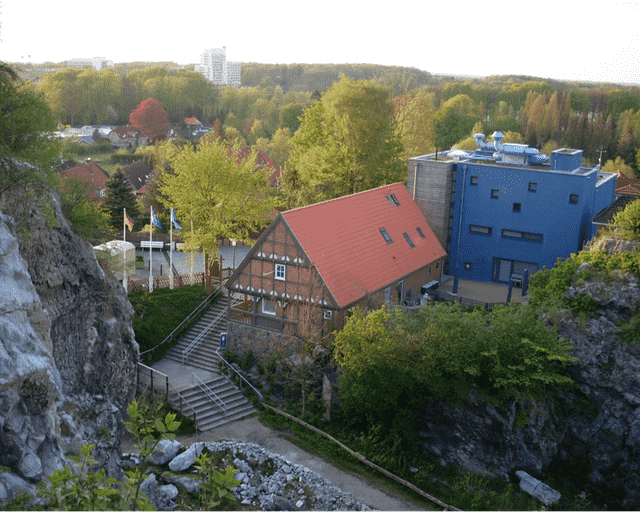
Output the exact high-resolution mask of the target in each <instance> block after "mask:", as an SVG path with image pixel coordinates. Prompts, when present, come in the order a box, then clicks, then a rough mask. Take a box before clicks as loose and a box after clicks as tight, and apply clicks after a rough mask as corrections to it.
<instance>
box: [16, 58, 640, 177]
mask: <svg viewBox="0 0 640 512" xmlns="http://www.w3.org/2000/svg"><path fill="white" fill-rule="evenodd" d="M16 67H17V69H18V71H19V74H20V75H21V76H22V77H26V78H30V79H32V80H33V82H32V86H33V87H34V88H35V89H36V90H37V91H38V92H41V93H42V94H44V97H45V99H46V102H47V104H48V105H49V107H50V108H51V110H52V111H53V114H54V116H55V119H56V121H57V122H58V123H59V125H62V126H66V125H70V126H82V125H85V124H126V123H127V122H128V119H129V114H130V112H131V111H132V110H133V109H134V108H135V107H136V106H137V105H138V104H139V103H140V102H142V101H143V100H145V99H147V98H154V99H157V100H158V101H160V103H161V104H162V106H163V108H164V109H165V110H166V111H167V114H168V116H169V120H170V122H171V123H173V124H174V125H178V126H179V125H180V123H181V122H182V120H183V119H184V118H185V117H188V116H195V117H197V118H198V119H199V120H200V121H202V122H203V123H204V124H205V125H208V126H211V125H212V124H213V123H215V122H216V120H217V121H218V122H219V123H220V125H222V126H224V127H232V128H234V129H235V130H238V132H239V133H240V135H241V136H242V137H243V138H244V139H245V141H246V143H247V144H248V145H250V146H257V147H259V148H260V149H263V150H265V151H267V154H269V156H271V157H272V158H273V159H274V160H277V163H278V164H279V165H283V164H284V161H286V160H287V158H288V155H287V153H286V150H283V147H286V145H287V144H286V141H287V139H288V138H289V137H292V136H293V135H294V134H295V132H296V131H297V130H298V128H299V126H300V120H301V118H302V115H303V112H304V111H305V110H306V109H308V108H309V107H310V106H312V105H313V104H314V102H316V101H317V100H319V99H320V98H321V97H322V95H324V94H325V93H326V92H327V91H328V90H329V89H330V88H331V87H332V86H333V85H334V84H335V83H337V82H339V81H340V79H341V76H345V77H348V78H350V79H352V80H355V81H356V82H358V83H364V82H369V83H376V84H378V85H380V86H382V87H384V88H385V89H386V90H387V91H388V94H389V101H390V102H391V104H392V105H393V109H392V111H391V112H390V114H389V115H391V116H392V120H391V121H392V123H393V125H394V132H395V135H396V136H397V137H398V139H399V141H400V142H401V144H402V148H403V149H402V152H401V153H402V157H403V159H404V160H405V162H406V159H407V158H409V157H411V156H417V155H419V154H424V153H428V152H432V151H435V150H436V149H439V150H444V149H450V148H451V147H452V146H454V145H456V144H457V145H458V146H459V147H461V148H464V147H466V146H468V145H469V143H470V139H469V137H470V135H471V134H472V133H473V132H475V131H482V132H483V133H485V134H487V135H490V134H491V133H492V132H493V131H494V130H500V131H502V132H504V133H505V134H506V135H507V137H506V140H507V141H511V142H523V143H527V144H529V145H530V146H533V147H538V148H540V149H541V150H542V151H543V152H547V153H548V152H549V151H551V150H553V149H557V148H560V147H571V148H578V149H583V150H584V158H585V163H586V164H591V165H595V164H597V163H598V161H599V160H600V159H602V163H603V164H605V163H607V162H608V164H607V167H606V169H605V170H614V171H615V170H622V172H624V173H625V174H627V175H629V176H634V174H635V173H636V172H637V171H638V162H637V157H638V150H639V149H640V88H639V87H630V86H621V85H616V84H602V83H589V82H580V83H578V82H563V81H557V80H545V79H541V78H536V77H530V76H490V77H486V78H463V77H446V76H435V75H431V74H430V73H428V72H426V71H420V70H418V69H416V68H402V67H392V66H377V65H371V64H290V65H285V64H258V63H243V64H242V86H241V87H240V88H232V87H226V86H217V85H214V84H211V83H209V82H207V81H206V80H205V79H204V77H202V75H200V74H199V73H196V72H195V71H193V65H191V66H184V67H181V66H178V65H176V64H173V63H128V64H117V65H116V66H115V67H114V68H107V69H103V70H101V71H96V70H94V69H93V68H84V69H75V68H69V67H65V66H64V65H63V64H47V65H46V66H45V67H44V68H36V67H34V66H30V65H24V64H23V65H16ZM285 132H288V133H285ZM274 139H275V142H274ZM283 152H284V153H283Z"/></svg>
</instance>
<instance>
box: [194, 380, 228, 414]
mask: <svg viewBox="0 0 640 512" xmlns="http://www.w3.org/2000/svg"><path fill="white" fill-rule="evenodd" d="M191 385H192V386H194V387H195V386H196V385H197V386H198V387H199V388H200V389H201V390H202V391H203V392H204V394H205V395H207V396H208V397H209V399H210V400H211V401H213V402H214V403H215V404H216V405H217V406H218V407H220V409H222V410H223V411H224V413H225V414H227V406H226V404H225V403H224V402H223V401H222V400H220V398H218V395H216V394H215V393H214V392H213V390H211V388H209V386H207V385H206V384H205V383H204V382H203V381H202V379H201V378H200V377H198V376H197V375H196V374H195V373H192V374H191Z"/></svg>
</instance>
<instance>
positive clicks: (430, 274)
mask: <svg viewBox="0 0 640 512" xmlns="http://www.w3.org/2000/svg"><path fill="white" fill-rule="evenodd" d="M429 275H431V267H429Z"/></svg>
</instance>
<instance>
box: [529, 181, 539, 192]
mask: <svg viewBox="0 0 640 512" xmlns="http://www.w3.org/2000/svg"><path fill="white" fill-rule="evenodd" d="M537 189H538V184H537V183H529V192H535V191H536V190H537Z"/></svg>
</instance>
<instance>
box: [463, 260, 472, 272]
mask: <svg viewBox="0 0 640 512" xmlns="http://www.w3.org/2000/svg"><path fill="white" fill-rule="evenodd" d="M464 269H465V270H471V262H469V261H466V262H465V264H464Z"/></svg>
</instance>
